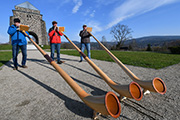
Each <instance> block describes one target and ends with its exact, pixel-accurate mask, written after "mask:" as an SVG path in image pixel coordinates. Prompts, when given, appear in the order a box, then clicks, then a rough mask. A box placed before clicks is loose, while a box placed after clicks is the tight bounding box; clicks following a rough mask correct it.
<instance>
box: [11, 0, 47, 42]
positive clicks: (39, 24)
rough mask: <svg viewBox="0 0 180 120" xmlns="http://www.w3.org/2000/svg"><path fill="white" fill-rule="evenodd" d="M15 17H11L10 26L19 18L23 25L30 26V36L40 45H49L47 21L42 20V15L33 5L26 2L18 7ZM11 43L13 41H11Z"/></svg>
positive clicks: (14, 11) (16, 7) (14, 12)
mask: <svg viewBox="0 0 180 120" xmlns="http://www.w3.org/2000/svg"><path fill="white" fill-rule="evenodd" d="M12 11H13V16H10V25H12V24H13V20H14V18H19V19H20V20H21V24H23V25H29V27H30V28H29V31H28V32H29V34H30V35H31V37H32V38H33V39H34V41H36V43H37V44H39V45H47V44H48V38H47V32H46V24H45V21H43V20H42V14H40V11H39V10H38V9H37V8H35V7H34V6H33V5H32V4H31V3H29V2H24V3H22V4H19V5H16V6H15V10H12ZM10 43H11V40H10Z"/></svg>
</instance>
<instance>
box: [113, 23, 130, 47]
mask: <svg viewBox="0 0 180 120" xmlns="http://www.w3.org/2000/svg"><path fill="white" fill-rule="evenodd" d="M132 32H133V31H132V30H131V28H129V27H128V26H127V25H121V24H117V25H115V26H113V27H112V28H111V32H110V33H111V34H112V35H113V38H114V39H115V41H117V45H116V49H120V47H121V46H123V44H124V42H125V41H126V40H129V39H131V38H132V35H131V33H132Z"/></svg>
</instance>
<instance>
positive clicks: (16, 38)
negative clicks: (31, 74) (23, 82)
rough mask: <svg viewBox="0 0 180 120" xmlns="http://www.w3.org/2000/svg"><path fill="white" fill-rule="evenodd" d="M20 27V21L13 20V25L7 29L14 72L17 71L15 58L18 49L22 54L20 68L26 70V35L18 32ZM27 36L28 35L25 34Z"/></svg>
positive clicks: (17, 19)
mask: <svg viewBox="0 0 180 120" xmlns="http://www.w3.org/2000/svg"><path fill="white" fill-rule="evenodd" d="M19 26H20V19H19V18H15V19H14V25H11V26H10V27H9V28H8V34H9V35H10V36H11V44H12V56H13V62H14V68H13V69H14V70H17V69H18V62H17V56H18V53H19V48H20V49H21V52H22V67H23V68H27V66H26V59H27V40H26V35H25V34H24V33H23V32H22V31H19ZM26 33H27V34H28V35H29V33H28V32H26Z"/></svg>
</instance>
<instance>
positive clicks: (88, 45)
mask: <svg viewBox="0 0 180 120" xmlns="http://www.w3.org/2000/svg"><path fill="white" fill-rule="evenodd" d="M85 47H86V50H87V56H88V58H89V59H91V52H90V50H91V48H90V43H81V51H82V52H83V53H84V49H85ZM80 58H81V60H83V56H82V55H81V57H80Z"/></svg>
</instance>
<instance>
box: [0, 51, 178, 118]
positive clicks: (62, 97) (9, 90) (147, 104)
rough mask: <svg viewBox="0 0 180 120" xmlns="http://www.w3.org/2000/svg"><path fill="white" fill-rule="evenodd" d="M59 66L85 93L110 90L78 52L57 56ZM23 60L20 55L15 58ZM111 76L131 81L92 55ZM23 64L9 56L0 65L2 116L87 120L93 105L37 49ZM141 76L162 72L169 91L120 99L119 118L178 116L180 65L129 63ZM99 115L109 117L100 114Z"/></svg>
mask: <svg viewBox="0 0 180 120" xmlns="http://www.w3.org/2000/svg"><path fill="white" fill-rule="evenodd" d="M61 58H62V60H65V61H66V62H65V63H64V64H62V65H60V67H61V68H62V69H63V70H64V71H65V72H67V73H68V74H69V75H70V76H71V77H72V78H73V79H74V80H75V81H76V82H77V83H78V84H79V85H80V86H81V87H82V88H83V89H84V90H85V91H86V92H87V93H89V94H92V95H103V94H105V92H106V91H112V89H111V88H110V87H109V86H108V85H107V84H106V83H105V82H104V81H103V80H102V79H101V78H100V77H99V75H98V74H97V73H96V72H95V71H94V70H93V69H92V68H91V67H90V65H88V63H87V62H85V61H83V62H82V63H79V62H78V61H79V57H74V56H68V55H61ZM18 60H19V63H21V61H20V60H21V54H19V57H18ZM93 62H94V63H95V64H96V65H98V66H99V67H100V68H101V69H102V70H103V71H104V72H105V73H106V74H107V75H108V76H109V77H110V78H111V79H112V80H114V81H115V82H118V83H120V84H129V83H130V82H131V79H130V78H129V77H128V76H127V75H126V74H125V73H124V72H123V71H122V70H121V69H120V68H119V66H118V65H117V64H116V63H112V62H105V61H99V60H93ZM27 65H28V68H27V69H23V68H19V70H18V71H14V70H13V69H12V66H13V65H12V61H10V62H8V63H7V64H6V65H4V67H3V68H2V70H0V120H81V119H84V120H91V117H92V109H90V108H89V107H88V106H86V105H85V104H84V103H83V102H82V101H81V100H80V98H79V97H78V96H77V95H76V94H75V92H74V91H73V90H72V89H71V88H70V87H69V86H68V84H67V83H66V82H65V81H64V79H63V78H62V77H61V76H60V75H59V74H58V73H57V72H56V71H55V69H54V68H53V67H52V66H51V65H50V64H49V63H48V62H47V61H46V60H45V58H44V57H43V56H42V55H41V54H40V53H39V51H28V59H27ZM127 67H128V68H130V69H131V70H132V71H133V72H134V73H135V74H136V75H137V76H138V77H139V78H141V79H143V80H151V79H153V78H154V77H160V78H162V79H163V80H164V82H165V83H166V85H167V93H166V94H165V95H160V94H157V93H151V94H150V95H146V96H144V97H143V99H142V100H141V101H138V102H137V101H135V100H132V99H127V100H125V101H124V102H121V107H122V109H121V111H122V112H121V116H120V117H119V118H118V119H119V120H151V119H152V120H153V119H157V120H166V119H167V120H178V119H180V72H179V71H180V64H177V65H173V66H170V67H167V68H164V69H160V70H154V69H147V68H142V67H134V66H129V65H128V66H127ZM100 119H113V118H111V117H110V118H104V117H101V118H100Z"/></svg>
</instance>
